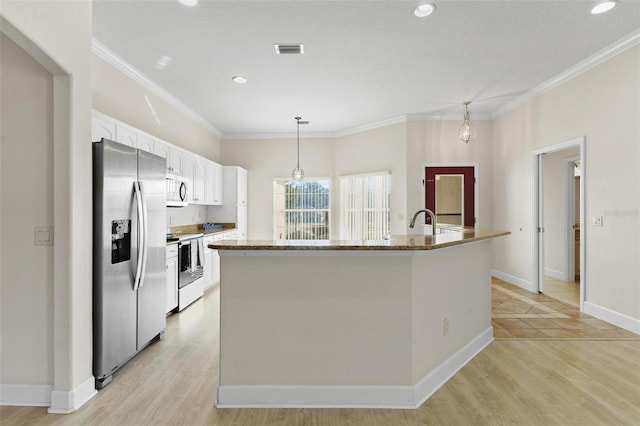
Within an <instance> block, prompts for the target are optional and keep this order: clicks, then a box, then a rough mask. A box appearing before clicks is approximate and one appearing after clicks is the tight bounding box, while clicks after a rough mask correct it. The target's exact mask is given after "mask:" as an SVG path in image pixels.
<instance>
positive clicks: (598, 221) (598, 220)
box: [593, 216, 602, 226]
mask: <svg viewBox="0 0 640 426" xmlns="http://www.w3.org/2000/svg"><path fill="white" fill-rule="evenodd" d="M593 226H602V216H594V217H593Z"/></svg>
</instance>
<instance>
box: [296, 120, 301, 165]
mask: <svg viewBox="0 0 640 426" xmlns="http://www.w3.org/2000/svg"><path fill="white" fill-rule="evenodd" d="M301 118H302V117H296V123H297V125H298V132H297V139H298V162H297V163H296V165H297V166H298V168H300V119H301Z"/></svg>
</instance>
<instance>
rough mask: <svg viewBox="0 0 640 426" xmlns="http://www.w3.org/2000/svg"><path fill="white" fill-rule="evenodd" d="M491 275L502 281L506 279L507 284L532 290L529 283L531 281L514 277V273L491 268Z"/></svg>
mask: <svg viewBox="0 0 640 426" xmlns="http://www.w3.org/2000/svg"><path fill="white" fill-rule="evenodd" d="M491 275H493V276H494V277H496V278H499V279H501V280H502V281H506V282H508V283H509V284H513V285H517V286H518V287H520V288H523V289H525V290H527V291H531V292H533V286H532V285H531V281H527V280H525V279H523V278H520V277H516V276H515V275H510V274H507V273H506V272H502V271H499V270H497V269H492V270H491Z"/></svg>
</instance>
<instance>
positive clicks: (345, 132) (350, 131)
mask: <svg viewBox="0 0 640 426" xmlns="http://www.w3.org/2000/svg"><path fill="white" fill-rule="evenodd" d="M406 122H407V116H406V115H401V116H398V117H393V118H389V119H386V120H382V121H376V122H375V123H370V124H364V125H362V126H358V127H353V128H351V129H345V130H340V131H337V132H335V133H334V137H336V138H341V137H343V136H349V135H353V134H356V133H362V132H366V131H367V130H374V129H379V128H381V127H387V126H392V125H394V124H399V123H406Z"/></svg>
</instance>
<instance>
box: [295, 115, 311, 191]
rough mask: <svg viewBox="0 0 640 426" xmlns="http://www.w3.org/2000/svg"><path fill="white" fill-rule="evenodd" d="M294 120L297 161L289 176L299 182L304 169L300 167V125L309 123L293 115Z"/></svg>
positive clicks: (302, 177)
mask: <svg viewBox="0 0 640 426" xmlns="http://www.w3.org/2000/svg"><path fill="white" fill-rule="evenodd" d="M295 120H296V124H297V127H298V138H297V139H298V161H297V163H296V168H295V169H293V171H292V172H291V177H292V178H293V180H295V181H296V182H300V181H301V180H302V179H304V170H302V167H300V125H301V124H309V122H308V121H300V120H302V117H295Z"/></svg>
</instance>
